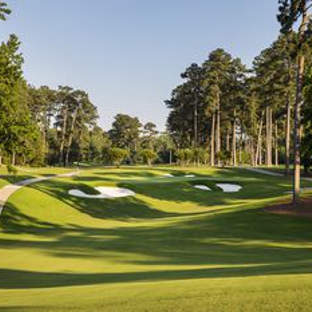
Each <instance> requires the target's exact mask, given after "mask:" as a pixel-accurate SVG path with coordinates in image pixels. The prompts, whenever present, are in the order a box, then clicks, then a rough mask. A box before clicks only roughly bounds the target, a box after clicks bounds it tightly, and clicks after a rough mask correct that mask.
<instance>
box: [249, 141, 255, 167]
mask: <svg viewBox="0 0 312 312" xmlns="http://www.w3.org/2000/svg"><path fill="white" fill-rule="evenodd" d="M250 155H251V166H252V167H254V166H255V163H256V155H255V146H254V139H253V138H251V139H250Z"/></svg>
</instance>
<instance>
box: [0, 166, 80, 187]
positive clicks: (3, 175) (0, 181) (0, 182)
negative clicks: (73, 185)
mask: <svg viewBox="0 0 312 312" xmlns="http://www.w3.org/2000/svg"><path fill="white" fill-rule="evenodd" d="M17 170H18V173H17V175H16V176H13V175H8V172H7V169H6V167H5V166H0V188H2V187H4V186H6V185H9V184H11V183H16V182H18V181H23V180H26V179H31V178H34V177H43V176H49V175H53V174H61V173H66V172H71V171H74V170H75V169H72V168H69V169H65V168H57V167H44V168H30V167H17Z"/></svg>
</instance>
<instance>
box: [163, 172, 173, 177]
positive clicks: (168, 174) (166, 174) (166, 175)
mask: <svg viewBox="0 0 312 312" xmlns="http://www.w3.org/2000/svg"><path fill="white" fill-rule="evenodd" d="M163 177H164V178H174V175H172V174H171V173H165V174H163Z"/></svg>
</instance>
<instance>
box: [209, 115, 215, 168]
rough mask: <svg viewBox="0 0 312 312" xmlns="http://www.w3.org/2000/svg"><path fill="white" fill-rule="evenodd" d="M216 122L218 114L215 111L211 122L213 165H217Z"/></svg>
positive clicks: (211, 162)
mask: <svg viewBox="0 0 312 312" xmlns="http://www.w3.org/2000/svg"><path fill="white" fill-rule="evenodd" d="M215 123H216V114H215V113H213V115H212V122H211V136H210V165H211V166H212V167H213V166H214V165H215Z"/></svg>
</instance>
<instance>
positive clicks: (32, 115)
mask: <svg viewBox="0 0 312 312" xmlns="http://www.w3.org/2000/svg"><path fill="white" fill-rule="evenodd" d="M10 13H11V10H10V9H9V8H8V6H7V4H6V3H5V2H3V1H0V20H2V21H4V20H6V19H7V17H8V15H9V14H10ZM20 47H21V42H20V41H19V39H18V37H17V36H16V35H11V36H10V37H9V38H8V40H7V41H6V42H3V43H2V44H1V45H0V165H1V164H2V163H5V164H9V165H10V166H12V165H13V166H14V165H35V166H39V165H59V166H69V165H73V164H79V163H82V162H89V163H90V162H92V163H99V164H103V163H104V164H117V165H120V163H121V162H127V163H129V164H134V163H143V162H144V163H147V164H148V165H152V163H153V162H154V161H156V160H158V161H159V162H171V161H172V157H173V146H172V142H171V138H170V137H169V136H168V135H166V133H162V134H160V133H159V132H158V131H157V130H156V125H155V124H153V123H152V122H148V123H146V124H145V125H142V124H141V122H140V121H139V119H138V118H136V117H131V116H128V115H125V114H118V115H116V116H115V121H114V122H113V125H112V129H110V130H109V131H104V130H103V129H102V128H101V127H100V126H99V124H98V118H99V116H98V111H97V108H96V106H95V105H94V103H92V101H91V99H90V97H89V95H88V94H87V92H85V91H84V90H77V89H74V88H72V87H70V86H60V87H58V88H57V89H52V88H50V87H48V86H40V87H35V86H33V85H31V84H29V83H28V82H27V81H26V80H25V78H24V76H23V63H24V58H23V55H22V53H21V52H20ZM10 168H11V167H10Z"/></svg>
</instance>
